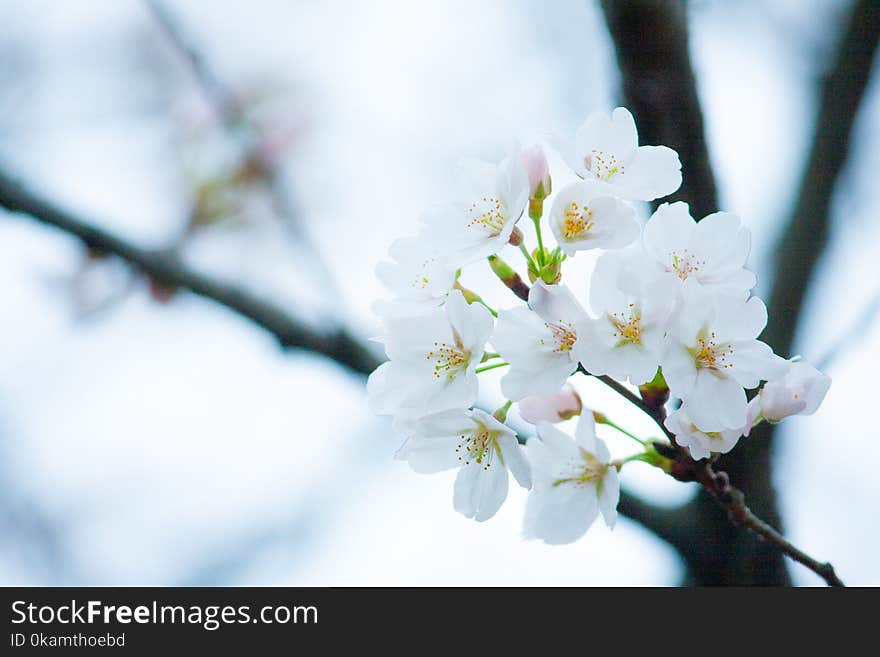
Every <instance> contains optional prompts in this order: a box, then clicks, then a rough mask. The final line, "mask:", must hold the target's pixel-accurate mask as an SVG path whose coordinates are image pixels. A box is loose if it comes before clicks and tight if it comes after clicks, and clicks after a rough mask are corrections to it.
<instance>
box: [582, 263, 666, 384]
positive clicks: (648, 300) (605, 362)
mask: <svg viewBox="0 0 880 657" xmlns="http://www.w3.org/2000/svg"><path fill="white" fill-rule="evenodd" d="M676 292H677V289H676V286H675V285H674V284H672V283H671V282H670V281H669V280H667V279H666V278H665V277H662V276H658V275H656V273H655V272H654V271H653V270H652V268H651V267H650V266H649V265H648V264H647V263H646V261H645V254H644V252H643V251H642V250H641V249H640V248H632V249H627V250H625V251H609V252H607V253H604V254H603V255H602V256H601V257H600V258H599V260H598V261H597V263H596V267H595V269H594V270H593V276H592V279H591V280H590V306H591V309H592V311H593V314H594V316H595V317H596V319H595V320H594V321H592V322H591V323H590V328H591V332H590V338H589V340H587V341H585V343H584V347H583V349H582V350H581V362H582V363H583V365H584V367H586V368H587V370H589V371H590V372H591V373H592V374H608V375H610V376H613V377H614V378H616V379H621V380H623V379H627V378H628V379H629V380H630V382H632V383H633V384H635V385H640V384H642V383H646V382H648V381H650V380H651V379H652V378H654V375H655V374H656V373H657V367H658V366H659V365H660V357H661V355H662V353H663V345H664V339H665V336H666V328H667V324H668V320H669V317H670V313H671V312H672V309H673V307H674V305H675V300H676Z"/></svg>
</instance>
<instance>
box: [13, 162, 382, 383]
mask: <svg viewBox="0 0 880 657" xmlns="http://www.w3.org/2000/svg"><path fill="white" fill-rule="evenodd" d="M0 206H2V207H4V208H6V209H7V210H11V211H13V212H21V213H24V214H26V215H28V216H30V217H32V218H34V219H36V220H38V221H41V222H42V223H45V224H48V225H50V226H53V227H55V228H58V229H60V230H63V231H65V232H67V233H70V234H71V235H74V236H76V237H78V238H79V239H80V240H81V241H82V242H83V244H84V245H85V246H87V247H89V248H90V249H94V250H97V251H99V252H104V253H109V254H113V255H115V256H118V257H120V258H122V259H123V260H124V261H125V262H127V263H128V264H130V265H132V266H133V267H135V268H137V269H138V270H140V271H142V272H143V273H144V274H147V275H148V276H149V277H150V278H151V279H153V280H155V281H157V282H159V283H161V284H163V285H166V286H169V287H171V288H178V287H179V288H185V289H187V290H189V291H191V292H193V293H195V294H198V295H199V296H202V297H205V298H207V299H210V300H212V301H215V302H217V303H219V304H221V305H223V306H226V307H227V308H229V309H230V310H233V311H235V312H236V313H238V314H240V315H242V316H243V317H246V318H247V319H249V320H251V321H252V322H254V323H255V324H257V325H258V326H260V327H262V328H264V329H266V330H267V331H269V332H270V333H271V334H272V335H274V336H275V337H276V338H277V339H278V343H279V344H280V345H281V346H282V347H284V348H285V349H287V348H295V349H304V350H308V351H312V352H314V353H316V354H320V355H322V356H326V357H327V358H330V359H332V360H334V361H336V362H337V363H339V364H340V365H344V366H345V367H347V368H349V369H350V370H352V371H353V372H356V373H357V374H361V375H366V374H369V373H370V372H371V371H373V370H374V369H375V368H376V367H377V366H378V365H379V363H380V362H381V361H379V360H378V358H377V357H376V356H374V355H373V353H372V352H371V351H370V350H369V349H368V348H367V347H366V346H365V345H364V344H362V343H361V342H359V341H358V340H357V339H356V338H355V337H353V336H352V335H351V334H350V333H348V332H347V331H346V330H343V329H335V330H333V331H331V332H328V333H322V332H319V331H316V330H314V329H312V328H309V327H308V326H306V325H305V324H304V323H302V322H300V321H299V320H297V319H296V318H294V317H293V316H291V315H290V314H288V313H287V312H286V311H285V310H284V309H282V308H280V307H279V306H278V305H277V304H275V303H273V302H272V301H270V300H268V299H263V298H259V297H257V296H256V295H254V294H253V293H251V292H249V291H248V290H245V289H244V288H242V287H238V286H236V285H235V284H233V283H229V282H222V281H218V280H216V279H214V278H212V277H210V276H206V275H204V274H201V273H199V272H197V271H195V270H194V269H192V268H190V267H188V266H187V265H186V264H185V263H184V262H183V261H182V260H181V258H180V257H179V255H178V254H177V253H175V252H174V251H165V250H158V251H154V250H147V249H143V248H140V247H138V246H136V245H134V244H132V243H131V242H129V241H127V240H125V239H123V238H122V237H119V236H118V235H115V234H113V233H110V232H109V231H106V230H103V229H101V228H98V227H97V226H95V225H93V224H91V223H89V222H87V221H85V220H83V219H81V218H79V217H75V216H73V215H72V214H70V213H69V212H67V211H65V210H63V209H60V208H58V207H56V206H54V205H52V204H51V203H50V202H49V201H46V200H44V199H41V198H40V197H38V196H36V195H35V194H33V193H32V192H30V191H29V190H27V189H26V188H25V187H24V186H23V185H21V184H20V183H19V182H17V181H15V180H13V179H12V178H10V177H9V176H8V175H7V174H6V173H4V172H3V171H2V170H0Z"/></svg>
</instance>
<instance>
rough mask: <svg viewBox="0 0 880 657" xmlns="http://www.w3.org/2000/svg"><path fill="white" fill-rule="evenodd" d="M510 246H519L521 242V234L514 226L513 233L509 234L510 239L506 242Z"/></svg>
mask: <svg viewBox="0 0 880 657" xmlns="http://www.w3.org/2000/svg"><path fill="white" fill-rule="evenodd" d="M507 241H508V242H509V243H510V244H511V245H512V246H519V245H520V244H522V241H523V233H522V231H521V230H520V229H519V228H517V227H516V226H514V227H513V232H511V233H510V239H508V240H507Z"/></svg>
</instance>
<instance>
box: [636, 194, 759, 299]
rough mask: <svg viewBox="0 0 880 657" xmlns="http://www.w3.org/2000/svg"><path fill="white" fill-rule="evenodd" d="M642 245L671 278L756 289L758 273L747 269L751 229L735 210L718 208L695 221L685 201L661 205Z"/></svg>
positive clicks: (645, 234) (705, 285)
mask: <svg viewBox="0 0 880 657" xmlns="http://www.w3.org/2000/svg"><path fill="white" fill-rule="evenodd" d="M644 243H645V249H646V250H647V251H648V253H649V254H650V255H651V256H653V258H654V259H655V260H656V262H657V264H658V265H659V267H660V268H661V269H662V270H663V271H664V272H666V273H667V275H668V276H670V277H671V278H672V279H673V280H676V281H680V282H682V283H683V282H684V281H686V280H690V281H696V282H697V283H698V284H700V285H701V286H703V287H711V288H714V289H717V290H731V291H742V290H750V289H752V288H753V287H755V282H756V279H755V275H754V274H753V273H752V272H750V271H749V270H747V269H745V264H746V261H747V260H748V257H749V250H750V249H751V233H750V232H749V229H748V228H746V227H745V226H743V225H742V224H741V223H740V220H739V217H737V216H736V215H735V214H731V213H729V212H716V213H715V214H710V215H709V216H707V217H706V218H704V219H703V220H702V221H700V222H699V223H697V222H696V221H694V219H693V217H691V214H690V209H689V208H688V204H687V203H682V202H680V201H679V202H676V203H663V204H662V205H661V206H660V207H659V208H657V211H656V212H655V213H654V214H653V215H652V216H651V218H650V219H649V220H648V223H647V224H645V231H644Z"/></svg>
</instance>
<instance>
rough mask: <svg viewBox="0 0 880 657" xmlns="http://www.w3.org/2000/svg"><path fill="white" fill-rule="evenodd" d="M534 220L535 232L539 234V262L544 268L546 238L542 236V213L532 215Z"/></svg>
mask: <svg viewBox="0 0 880 657" xmlns="http://www.w3.org/2000/svg"><path fill="white" fill-rule="evenodd" d="M532 221H533V222H534V224H535V234H536V235H537V236H538V264H539V265H541V268H542V269H543V267H544V265H545V264H546V263H545V262H544V238H543V237H542V236H541V217H540V215H539V216H537V217H532Z"/></svg>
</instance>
